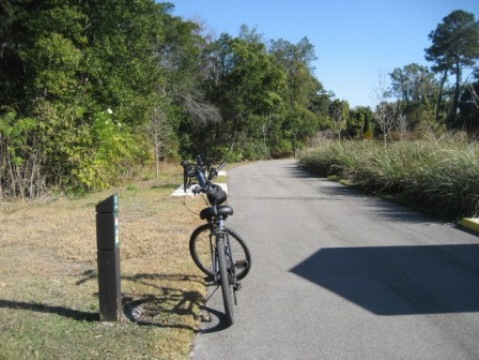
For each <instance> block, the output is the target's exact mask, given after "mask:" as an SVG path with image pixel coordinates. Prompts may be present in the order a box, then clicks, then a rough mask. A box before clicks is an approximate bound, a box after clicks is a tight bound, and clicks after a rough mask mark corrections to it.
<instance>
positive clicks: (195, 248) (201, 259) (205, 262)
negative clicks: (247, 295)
mask: <svg viewBox="0 0 479 360" xmlns="http://www.w3.org/2000/svg"><path fill="white" fill-rule="evenodd" d="M211 230H212V225H211V224H203V225H201V226H199V227H198V228H197V229H196V230H195V231H194V232H193V233H192V234H191V237H190V254H191V257H192V258H193V261H194V262H195V264H196V266H198V268H199V269H200V270H201V271H202V272H204V273H205V274H206V275H208V276H214V275H215V274H214V272H213V261H214V236H213V235H212V233H211ZM226 233H227V236H228V238H229V243H230V251H231V255H232V258H233V259H234V261H235V266H236V269H235V272H236V278H237V279H238V280H241V279H243V278H244V277H245V276H246V275H248V272H249V271H250V269H251V255H250V251H249V249H248V247H247V245H246V243H245V242H244V240H243V239H242V238H241V237H240V236H239V235H238V234H237V233H236V232H234V231H233V230H231V229H228V228H226Z"/></svg>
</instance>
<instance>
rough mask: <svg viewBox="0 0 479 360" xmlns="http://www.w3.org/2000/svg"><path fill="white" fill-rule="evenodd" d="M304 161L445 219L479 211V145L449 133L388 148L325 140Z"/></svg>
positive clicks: (312, 168)
mask: <svg viewBox="0 0 479 360" xmlns="http://www.w3.org/2000/svg"><path fill="white" fill-rule="evenodd" d="M300 164H301V166H302V167H303V168H305V169H307V170H309V171H311V172H313V173H316V174H318V175H321V176H331V175H334V176H335V177H339V178H341V179H345V180H347V181H348V182H349V183H350V184H352V185H354V186H355V187H358V188H360V189H362V190H363V191H365V192H367V193H370V194H379V195H386V196H388V197H391V196H392V197H393V198H395V199H398V200H400V201H401V202H403V203H407V204H409V205H412V206H415V207H418V208H420V209H422V210H423V211H425V212H428V213H430V214H433V215H435V216H438V217H441V218H443V219H448V220H453V219H458V218H462V217H466V216H476V215H478V213H479V145H478V144H477V143H474V142H469V141H467V140H465V139H463V138H459V139H457V138H455V137H454V136H452V135H450V136H447V137H443V138H440V139H429V140H416V141H402V142H397V143H393V144H390V145H389V146H388V147H384V146H383V145H382V144H379V143H376V142H371V141H361V142H359V141H350V142H341V143H339V142H325V143H323V144H320V145H319V146H318V147H317V148H315V149H311V150H309V151H307V152H305V153H303V154H302V156H301V159H300Z"/></svg>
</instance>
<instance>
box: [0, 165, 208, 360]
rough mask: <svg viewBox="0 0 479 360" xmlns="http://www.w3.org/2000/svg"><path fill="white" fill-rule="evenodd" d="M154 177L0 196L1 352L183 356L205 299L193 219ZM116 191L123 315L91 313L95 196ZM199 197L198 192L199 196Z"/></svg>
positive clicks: (171, 172) (9, 355)
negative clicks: (40, 195)
mask: <svg viewBox="0 0 479 360" xmlns="http://www.w3.org/2000/svg"><path fill="white" fill-rule="evenodd" d="M162 172H163V175H162V177H161V178H159V179H153V180H151V179H150V180H148V179H145V180H143V181H138V182H132V183H130V184H128V185H125V186H124V187H120V188H116V189H112V190H110V191H108V192H101V193H95V194H90V195H86V196H83V197H77V198H70V199H69V198H65V197H57V198H55V199H51V200H49V201H41V202H27V201H25V202H19V201H16V202H0V205H1V206H0V359H2V360H3V359H188V358H189V353H190V346H191V344H192V341H193V339H194V336H195V334H196V332H197V330H198V326H199V311H200V307H201V305H202V302H203V301H204V294H205V286H204V283H203V277H202V276H201V274H200V273H199V270H197V269H196V267H195V266H194V264H193V262H192V260H191V258H190V257H189V252H188V238H189V234H190V232H191V231H192V230H193V229H194V228H195V227H196V225H197V224H198V223H199V222H200V220H199V219H198V218H197V217H196V216H194V215H190V213H189V212H188V211H186V210H185V208H184V206H183V204H182V201H181V200H178V199H172V198H170V196H169V195H170V194H171V192H172V191H173V190H174V188H175V187H176V186H178V185H179V184H180V183H181V182H182V176H181V167H180V166H179V165H178V166H174V167H173V168H172V169H168V168H165V169H162ZM113 192H117V193H118V194H119V202H120V213H119V217H120V255H121V278H122V284H121V288H122V300H123V302H124V305H125V307H124V312H125V316H124V319H123V320H122V321H121V322H119V323H102V322H100V321H99V316H98V312H99V309H98V307H99V304H98V281H97V265H96V233H95V205H96V204H97V203H98V202H99V201H101V200H103V199H105V198H106V197H108V196H110V195H111V193H113ZM198 200H200V199H198Z"/></svg>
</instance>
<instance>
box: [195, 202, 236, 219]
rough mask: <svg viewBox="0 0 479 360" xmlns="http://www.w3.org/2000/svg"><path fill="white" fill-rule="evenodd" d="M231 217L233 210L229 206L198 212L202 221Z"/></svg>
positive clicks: (213, 207)
mask: <svg viewBox="0 0 479 360" xmlns="http://www.w3.org/2000/svg"><path fill="white" fill-rule="evenodd" d="M230 215H233V208H232V207H231V206H229V205H221V206H216V207H215V206H212V207H209V208H206V209H203V210H201V212H200V218H201V219H202V220H204V219H210V218H212V217H214V216H223V217H225V218H226V217H227V216H230Z"/></svg>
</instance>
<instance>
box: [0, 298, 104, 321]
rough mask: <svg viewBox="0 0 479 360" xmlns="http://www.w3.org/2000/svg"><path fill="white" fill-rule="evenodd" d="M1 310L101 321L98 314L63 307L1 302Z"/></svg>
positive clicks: (21, 302) (9, 301)
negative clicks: (25, 311)
mask: <svg viewBox="0 0 479 360" xmlns="http://www.w3.org/2000/svg"><path fill="white" fill-rule="evenodd" d="M0 308H7V309H12V310H18V309H20V310H27V311H33V312H40V313H47V314H56V315H60V316H63V317H66V318H70V319H73V320H77V321H87V322H93V321H99V320H100V316H99V314H98V313H93V312H86V311H79V310H73V309H68V308H66V307H63V306H54V305H48V304H40V303H34V302H23V301H13V300H0Z"/></svg>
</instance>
